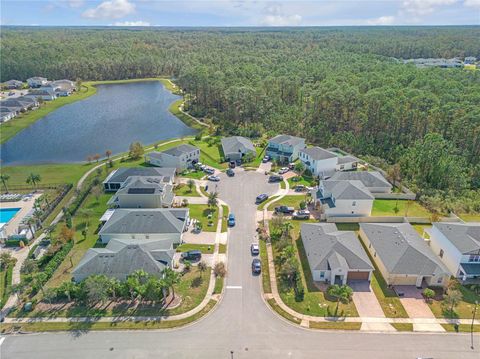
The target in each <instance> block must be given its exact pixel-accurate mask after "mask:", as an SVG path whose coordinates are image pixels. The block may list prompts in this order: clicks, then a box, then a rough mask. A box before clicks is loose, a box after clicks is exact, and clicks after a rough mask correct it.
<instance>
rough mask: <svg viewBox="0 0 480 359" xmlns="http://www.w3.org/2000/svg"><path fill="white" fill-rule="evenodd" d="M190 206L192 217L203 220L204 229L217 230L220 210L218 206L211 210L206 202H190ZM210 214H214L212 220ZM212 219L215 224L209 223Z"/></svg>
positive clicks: (208, 230) (207, 230) (206, 230)
mask: <svg viewBox="0 0 480 359" xmlns="http://www.w3.org/2000/svg"><path fill="white" fill-rule="evenodd" d="M188 208H189V209H190V218H194V219H196V220H198V221H200V222H202V225H203V227H202V230H203V231H205V232H216V230H217V224H218V211H217V209H216V208H214V209H213V210H211V209H210V208H208V206H207V205H206V204H189V205H188ZM210 214H211V215H212V217H211V220H210V219H209V218H208V216H209V215H210ZM210 221H212V223H213V225H209V222H210Z"/></svg>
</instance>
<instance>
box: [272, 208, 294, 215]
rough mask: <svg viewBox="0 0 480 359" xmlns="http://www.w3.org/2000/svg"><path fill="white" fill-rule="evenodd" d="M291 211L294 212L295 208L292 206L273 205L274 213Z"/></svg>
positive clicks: (289, 212)
mask: <svg viewBox="0 0 480 359" xmlns="http://www.w3.org/2000/svg"><path fill="white" fill-rule="evenodd" d="M293 212H295V208H293V207H287V206H278V207H275V213H283V214H292V213H293Z"/></svg>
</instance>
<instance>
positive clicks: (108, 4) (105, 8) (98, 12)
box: [82, 0, 135, 19]
mask: <svg viewBox="0 0 480 359" xmlns="http://www.w3.org/2000/svg"><path fill="white" fill-rule="evenodd" d="M133 12H135V4H132V3H130V2H128V0H111V1H104V2H102V3H101V4H100V5H98V6H97V7H95V8H93V9H88V10H86V11H85V12H84V13H83V14H82V15H83V17H87V18H90V19H98V18H103V19H119V18H122V17H125V16H127V15H129V14H131V13H133Z"/></svg>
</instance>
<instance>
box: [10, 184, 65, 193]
mask: <svg viewBox="0 0 480 359" xmlns="http://www.w3.org/2000/svg"><path fill="white" fill-rule="evenodd" d="M62 186H65V183H39V184H38V185H36V186H33V185H31V184H28V183H26V184H14V185H9V186H8V191H9V192H13V191H28V190H32V191H35V190H39V189H55V188H58V187H62Z"/></svg>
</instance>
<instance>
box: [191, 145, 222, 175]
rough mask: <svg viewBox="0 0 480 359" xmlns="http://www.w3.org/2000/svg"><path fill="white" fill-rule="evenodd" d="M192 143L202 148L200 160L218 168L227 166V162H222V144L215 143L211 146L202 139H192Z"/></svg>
mask: <svg viewBox="0 0 480 359" xmlns="http://www.w3.org/2000/svg"><path fill="white" fill-rule="evenodd" d="M190 144H191V145H193V146H195V147H198V148H199V149H200V162H202V163H203V164H205V165H207V166H209V167H214V168H218V169H224V168H227V163H221V158H222V155H221V145H220V143H214V144H212V145H211V146H210V145H209V144H208V143H206V142H204V141H203V140H202V141H190Z"/></svg>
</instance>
